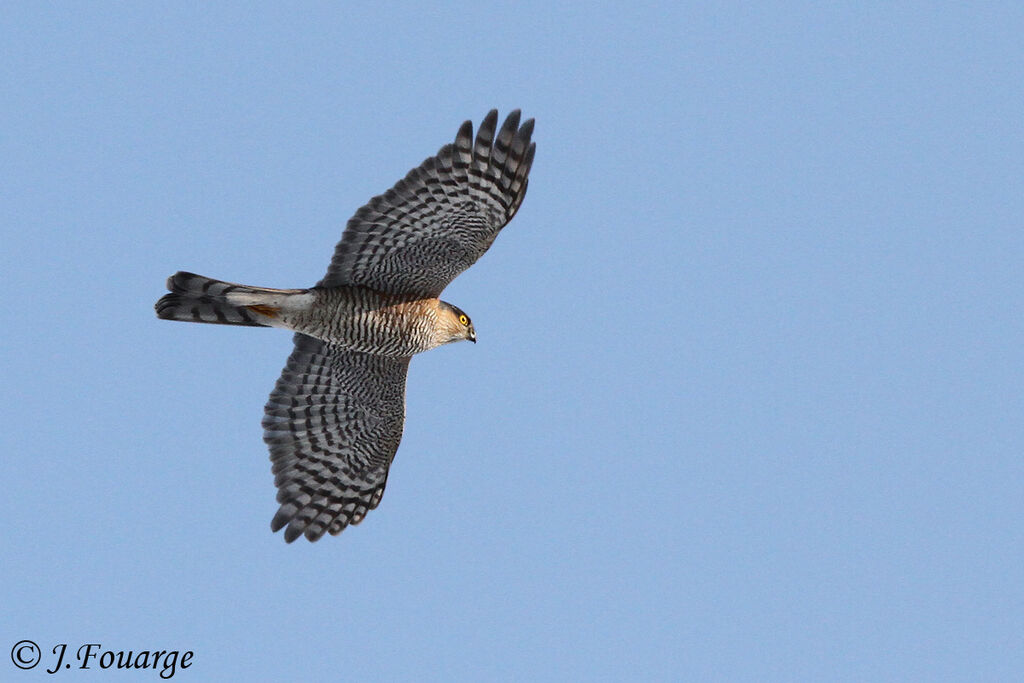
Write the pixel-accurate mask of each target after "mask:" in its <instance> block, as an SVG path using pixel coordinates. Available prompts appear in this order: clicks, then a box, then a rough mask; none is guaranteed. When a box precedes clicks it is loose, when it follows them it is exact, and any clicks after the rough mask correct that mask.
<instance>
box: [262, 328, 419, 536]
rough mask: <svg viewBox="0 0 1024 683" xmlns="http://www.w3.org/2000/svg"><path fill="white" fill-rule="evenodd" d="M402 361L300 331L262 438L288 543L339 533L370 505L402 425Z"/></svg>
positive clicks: (276, 525) (278, 524)
mask: <svg viewBox="0 0 1024 683" xmlns="http://www.w3.org/2000/svg"><path fill="white" fill-rule="evenodd" d="M408 368H409V358H404V357H403V358H389V357H384V356H376V355H372V354H365V353H358V352H354V351H346V350H344V349H340V348H338V347H335V346H333V345H331V344H328V343H326V342H323V341H320V340H318V339H314V338H313V337H308V336H306V335H303V334H296V335H295V350H294V351H292V355H291V356H289V358H288V363H287V365H286V366H285V368H284V371H283V372H282V373H281V377H280V379H278V381H277V386H276V387H275V388H274V391H273V392H272V393H271V394H270V399H269V400H268V401H267V405H266V409H265V414H264V418H263V429H264V432H263V440H264V441H265V442H266V443H267V445H268V446H269V447H270V459H271V461H272V462H273V472H274V483H275V484H276V485H277V487H278V493H277V502H278V503H280V504H281V507H280V509H279V510H278V512H277V514H276V515H275V516H274V519H273V521H272V522H271V528H272V529H273V530H274V531H278V530H279V529H281V528H282V527H284V526H285V525H287V526H288V528H287V529H286V530H285V533H284V537H285V540H286V541H288V542H289V543H291V542H292V541H294V540H295V539H296V538H298V537H299V536H300V535H302V534H305V536H306V538H307V539H309V540H310V541H316V540H318V539H319V538H320V537H321V536H323V535H324V533H325V532H330V533H331V534H339V533H341V532H342V530H344V528H345V527H346V526H348V525H349V524H358V523H359V522H361V521H362V520H363V517H364V516H365V515H366V513H367V511H369V510H372V509H374V508H375V507H377V504H378V503H380V499H381V496H382V495H383V494H384V486H385V484H386V483H387V477H388V468H389V467H390V465H391V460H392V459H393V458H394V457H395V451H397V450H398V443H399V441H400V440H401V438H402V428H403V425H404V423H405V378H406V372H407V370H408Z"/></svg>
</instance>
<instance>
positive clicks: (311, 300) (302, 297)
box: [157, 272, 475, 357]
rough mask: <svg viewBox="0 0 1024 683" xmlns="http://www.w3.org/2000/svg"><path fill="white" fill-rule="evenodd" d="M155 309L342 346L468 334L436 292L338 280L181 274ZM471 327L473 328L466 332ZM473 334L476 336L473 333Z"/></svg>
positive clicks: (375, 349) (402, 347)
mask: <svg viewBox="0 0 1024 683" xmlns="http://www.w3.org/2000/svg"><path fill="white" fill-rule="evenodd" d="M167 288H168V289H169V290H171V292H172V293H171V294H168V295H166V296H164V297H163V298H162V299H161V300H160V303H159V304H158V307H157V313H158V315H160V317H162V318H167V319H171V320H186V321H189V322H208V323H218V324H228V325H252V326H258V327H279V328H282V329H286V330H291V331H293V332H299V333H302V334H305V335H308V336H310V337H313V338H315V339H319V340H321V341H325V342H328V343H330V344H332V345H334V346H336V347H337V348H341V349H345V350H346V351H359V352H361V353H373V354H377V355H380V356H390V357H403V356H414V355H416V354H417V353H422V352H423V351H429V350H430V349H433V348H435V347H438V346H441V345H442V344H447V343H449V342H452V341H459V340H460V339H463V338H465V336H463V335H462V334H461V332H462V329H463V328H464V327H466V326H465V325H463V324H462V323H460V322H459V320H458V316H459V315H460V314H462V312H461V311H459V309H457V308H455V307H454V306H452V305H451V304H449V303H446V302H443V301H441V300H440V299H438V298H436V297H428V298H412V297H408V296H406V297H403V296H397V295H394V294H385V293H383V292H378V291H375V290H372V289H370V288H368V287H360V286H348V285H342V286H339V287H312V288H310V289H270V288H266V287H251V286H248V285H239V284H235V283H233V282H222V281H220V280H214V279H213V278H208V277H203V276H202V275H196V274H194V273H185V272H179V273H175V274H174V275H172V276H171V277H170V278H169V279H168V280H167ZM471 332H472V331H471ZM472 339H475V333H473V336H472Z"/></svg>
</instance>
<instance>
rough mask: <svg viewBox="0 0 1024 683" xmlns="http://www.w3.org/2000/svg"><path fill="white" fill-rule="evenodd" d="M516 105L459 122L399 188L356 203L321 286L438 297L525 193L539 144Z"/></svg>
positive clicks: (530, 122) (482, 248) (479, 253)
mask: <svg viewBox="0 0 1024 683" xmlns="http://www.w3.org/2000/svg"><path fill="white" fill-rule="evenodd" d="M519 117H520V114H519V110H515V111H513V112H512V113H511V114H509V115H508V118H506V119H505V122H504V123H503V124H502V126H501V130H499V131H497V137H495V127H496V124H497V121H498V112H497V110H491V112H490V113H488V114H487V116H486V117H484V120H483V122H482V123H481V124H480V129H479V131H478V132H477V135H476V141H475V142H474V140H473V124H472V123H471V122H469V121H466V122H465V123H463V124H462V127H461V128H459V132H458V134H457V135H456V137H455V142H454V144H448V145H445V146H444V147H442V148H441V150H440V151H439V152H438V153H437V155H436V156H433V157H430V158H429V159H427V160H426V161H424V162H423V163H422V164H420V165H419V166H418V167H417V168H414V169H413V170H411V171H409V174H408V175H406V176H405V178H403V179H402V180H399V181H398V182H397V183H396V184H395V186H394V187H392V188H391V189H390V190H388V191H387V192H386V193H384V194H383V195H379V196H377V197H374V198H373V199H371V200H370V202H369V203H368V204H367V205H366V206H364V207H363V208H361V209H359V211H357V212H356V214H355V216H353V217H352V218H351V219H350V220H349V222H348V225H347V226H346V228H345V232H344V234H342V237H341V241H340V242H339V243H338V246H337V247H335V250H334V259H333V260H332V261H331V265H330V267H329V268H328V270H327V275H325V276H324V278H323V280H321V281H320V282H319V284H320V285H321V286H326V287H331V286H336V285H363V286H365V287H370V288H371V289H376V290H378V291H382V292H387V293H389V294H399V295H405V294H408V295H412V296H416V297H436V296H438V295H439V294H440V293H441V291H442V290H443V289H444V288H445V287H446V286H447V285H448V283H449V282H451V281H452V280H454V279H455V277H456V276H457V275H458V274H459V273H461V272H462V271H464V270H465V269H466V268H469V267H470V266H471V265H473V263H475V262H476V260H477V259H478V258H480V257H481V256H482V255H483V253H484V252H485V251H487V249H488V247H490V246H491V243H492V242H493V241H494V238H495V237H497V235H498V232H499V231H500V230H501V229H502V228H503V227H505V225H506V224H507V223H508V222H509V221H510V220H512V217H513V216H514V215H515V213H516V211H517V210H518V209H519V205H520V204H521V203H522V201H523V197H524V196H525V195H526V185H527V175H528V174H529V173H530V166H531V164H532V163H533V154H534V149H535V148H536V143H533V142H530V136H531V135H532V133H533V119H529V120H528V121H526V122H525V123H523V125H522V126H520V125H519Z"/></svg>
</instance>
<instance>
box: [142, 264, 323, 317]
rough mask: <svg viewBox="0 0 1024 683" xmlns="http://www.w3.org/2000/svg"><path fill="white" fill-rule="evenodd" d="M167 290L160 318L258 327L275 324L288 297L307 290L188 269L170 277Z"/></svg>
mask: <svg viewBox="0 0 1024 683" xmlns="http://www.w3.org/2000/svg"><path fill="white" fill-rule="evenodd" d="M167 289H169V290H171V293H170V294H164V295H163V296H162V297H160V300H159V301H157V302H156V316H157V317H158V318H163V319H164V320H183V321H185V322H193V323H215V324H220V325H252V326H255V327H273V326H274V319H275V318H277V317H278V315H279V314H280V312H281V308H282V307H283V306H284V302H285V299H287V298H289V297H290V296H293V295H296V294H305V293H306V291H307V290H304V289H267V288H264V287H247V286H245V285H236V284H233V283H231V282H222V281H221V280H214V279H213V278H208V277H203V276H202V275H196V274H195V273H185V272H178V273H175V274H174V275H172V276H171V277H169V278H167Z"/></svg>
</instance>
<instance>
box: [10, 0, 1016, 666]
mask: <svg viewBox="0 0 1024 683" xmlns="http://www.w3.org/2000/svg"><path fill="white" fill-rule="evenodd" d="M277 4H279V3H268V4H258V3H250V2H245V3H241V2H239V3H161V4H156V3H109V4H105V5H103V6H96V5H92V6H90V7H86V5H85V4H82V3H9V4H7V5H6V6H5V8H4V9H3V12H2V17H0V33H2V40H0V55H2V59H0V87H2V93H0V174H2V176H0V229H2V231H3V237H2V247H0V266H2V271H0V272H2V284H3V292H4V295H3V305H2V306H0V325H2V333H0V351H2V356H0V373H2V385H0V386H2V388H3V397H4V400H3V406H4V407H3V413H2V415H3V422H4V426H5V429H4V430H3V431H2V433H0V445H2V449H0V450H2V457H0V481H2V482H3V485H4V489H5V492H4V496H3V497H2V499H0V512H2V519H3V525H2V528H3V531H2V541H3V560H2V561H0V587H2V588H0V590H2V591H3V599H2V600H0V639H2V642H0V646H2V647H0V656H2V657H3V659H2V660H0V678H2V679H3V680H12V681H20V680H26V681H27V680H40V678H41V677H46V676H45V674H42V672H41V671H40V670H36V671H34V672H28V673H23V672H19V671H17V670H16V669H14V667H13V665H12V664H11V663H10V661H9V660H8V654H7V653H8V651H9V648H10V647H11V646H12V645H13V644H14V643H15V642H17V641H18V640H21V639H26V638H27V639H32V640H34V641H36V642H37V643H39V645H40V646H41V647H42V649H43V650H44V653H45V654H46V655H47V657H50V655H49V650H50V649H51V648H52V647H53V646H55V645H57V644H59V643H68V644H69V647H70V648H71V649H74V648H76V647H77V646H78V645H80V644H83V643H87V642H96V643H101V644H102V646H103V648H104V649H113V650H120V649H123V650H128V649H133V650H136V651H137V650H141V649H153V650H158V649H180V650H193V651H194V652H195V655H194V659H193V660H192V666H191V668H190V669H188V670H186V671H184V672H179V673H178V674H177V675H176V676H175V680H193V681H198V680H229V679H234V680H264V681H281V680H314V681H315V680H383V681H388V680H401V679H412V678H415V679H419V680H542V681H556V680H572V679H587V680H638V679H643V680H660V681H668V680H686V679H689V680H729V681H735V680H757V681H763V680H786V681H793V680H873V681H877V680H973V681H976V680H1008V679H1012V678H1017V677H1019V675H1020V672H1021V671H1022V670H1024V459H1022V454H1024V427H1022V415H1024V351H1022V349H1024V321H1022V311H1024V294H1022V286H1021V285H1022V265H1021V264H1022V261H1024V231H1022V227H1024V183H1022V177H1024V134H1022V121H1024V86H1022V84H1024V49H1022V42H1021V41H1022V38H1021V36H1022V35H1024V9H1022V6H1021V5H1020V3H1017V2H1006V3H998V2H993V3H969V5H971V6H970V7H967V6H961V5H956V4H953V3H913V2H908V3H864V2H851V3H838V4H837V3H829V4H828V6H827V7H825V6H823V5H822V3H813V2H806V3H780V4H772V3H744V4H743V5H740V4H730V3H680V2H665V3H661V4H650V3H614V4H612V3H608V4H602V3H582V2H568V3H554V2H523V3H472V4H462V5H455V4H450V5H445V6H444V7H437V6H433V3H412V2H406V3H402V2H399V3H369V4H366V5H365V6H356V4H351V3H306V4H302V5H301V6H300V5H289V7H288V8H287V9H285V8H283V7H275V6H274V5H277ZM751 5H753V6H751ZM491 107H497V108H499V109H500V111H501V114H502V115H504V114H505V113H506V112H507V111H508V110H509V109H512V108H515V107H520V108H522V110H523V112H524V116H532V117H535V118H536V120H537V127H536V133H535V139H536V141H537V157H536V162H535V164H534V167H533V172H532V175H531V182H530V190H529V193H528V194H527V197H526V201H525V203H524V205H523V208H522V210H521V211H520V213H519V215H518V216H517V217H516V218H515V220H514V221H513V222H512V224H511V225H510V226H509V228H508V229H507V230H506V231H505V232H503V233H502V235H501V236H500V237H499V238H498V240H497V242H496V243H495V245H494V248H493V249H492V250H491V251H490V252H489V253H488V254H487V255H486V256H485V257H484V258H483V259H482V260H481V261H480V262H479V263H478V264H477V265H476V266H475V267H474V268H472V269H471V270H470V271H468V272H467V273H465V274H464V275H463V276H461V277H460V278H459V279H458V280H456V281H455V283H454V284H453V285H452V286H451V287H450V288H449V289H448V290H447V291H446V293H445V299H447V300H448V301H451V302H453V303H455V304H457V305H458V306H460V307H462V308H463V309H465V310H466V311H467V312H469V314H470V315H471V316H473V319H474V322H475V324H476V328H477V331H478V335H479V343H478V344H477V345H475V346H473V345H470V344H458V345H453V346H450V347H446V348H442V349H439V350H436V351H433V352H430V353H427V354H424V355H422V356H420V357H417V358H416V359H415V360H414V361H413V363H412V366H411V371H410V376H409V386H408V420H407V424H406V431H405V438H404V440H403V442H402V445H401V448H400V449H399V451H398V455H397V458H396V460H395V463H394V466H393V468H392V472H391V477H390V480H389V482H388V489H387V493H386V494H385V496H384V499H383V502H382V503H381V506H380V508H378V509H377V510H376V511H374V512H372V513H371V514H369V515H368V516H367V518H366V520H365V521H364V523H363V524H362V525H360V526H358V527H354V528H351V529H349V530H347V531H346V532H345V533H344V534H342V535H341V536H340V537H337V538H333V537H329V538H325V539H324V540H322V541H320V542H318V543H316V544H309V543H307V542H305V541H304V540H301V541H299V542H296V543H294V544H292V545H286V544H285V543H284V541H283V538H282V536H281V535H280V534H276V535H275V534H271V532H270V529H269V522H270V519H271V517H272V516H273V514H274V512H275V511H276V509H277V505H276V503H275V501H274V487H273V483H272V477H271V475H270V463H269V460H268V456H267V451H266V448H265V446H264V444H263V442H262V440H261V434H262V430H261V428H260V418H261V416H262V409H263V404H264V402H265V400H266V397H267V394H268V393H269V392H270V390H271V388H272V387H273V384H274V381H275V380H276V378H277V376H278V373H279V372H280V369H281V367H282V366H283V364H284V361H285V358H286V357H287V355H288V353H289V351H290V349H291V340H290V335H288V334H286V333H283V332H281V331H278V330H261V329H252V328H228V327H218V326H202V325H185V324H177V323H169V322H165V321H160V320H157V319H156V317H155V315H154V313H153V303H154V302H155V301H156V299H157V298H158V297H159V296H160V295H161V294H162V293H163V291H164V289H163V284H164V280H165V278H166V277H167V276H168V275H170V274H171V273H173V272H174V271H176V270H178V269H185V270H192V271H195V272H198V273H202V274H205V275H211V276H214V277H219V278H223V279H227V280H232V281H237V282H244V283H249V284H255V285H264V286H272V287H301V286H308V285H311V284H313V283H314V282H316V281H317V280H318V279H319V278H320V277H321V276H322V275H323V273H324V272H325V269H326V267H327V263H328V261H329V259H330V256H331V253H332V249H333V246H334V244H335V242H336V241H337V240H338V238H339V236H340V234H341V230H342V227H343V226H344V223H345V221H346V220H347V219H348V218H349V216H350V215H351V214H352V213H353V212H354V211H355V210H356V209H357V208H359V206H361V205H362V204H363V203H364V202H365V201H366V200H367V199H369V198H370V197H371V196H372V195H374V194H378V193H380V192H382V191H384V190H385V189H387V188H388V187H390V186H391V184H392V183H393V182H394V181H396V180H397V179H398V178H400V177H402V176H403V175H404V174H405V173H406V171H408V169H410V168H411V167H413V166H414V165H416V164H418V163H419V162H420V161H421V160H422V159H423V158H425V157H427V156H429V155H431V154H433V153H434V152H436V151H437V149H438V148H439V147H440V146H441V145H443V144H444V143H446V142H448V141H450V140H451V139H453V138H454V135H455V131H456V129H457V128H458V126H459V124H460V123H461V122H462V121H463V120H465V119H467V118H471V119H473V121H474V123H478V122H479V121H480V119H481V118H482V117H483V115H484V114H485V113H486V112H487V110H488V109H490V108H491ZM44 664H46V665H48V666H49V665H52V659H44ZM96 676H97V674H96V672H95V671H93V672H91V675H90V673H87V672H82V671H77V672H75V671H72V672H68V673H66V674H64V675H63V677H64V678H67V679H68V680H71V679H73V678H74V679H76V680H77V679H79V678H81V679H82V680H84V679H85V678H89V677H91V678H96ZM118 678H119V679H122V680H157V677H156V675H155V674H154V673H152V672H149V673H135V674H131V673H127V674H126V673H121V674H120V675H119V676H118Z"/></svg>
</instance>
